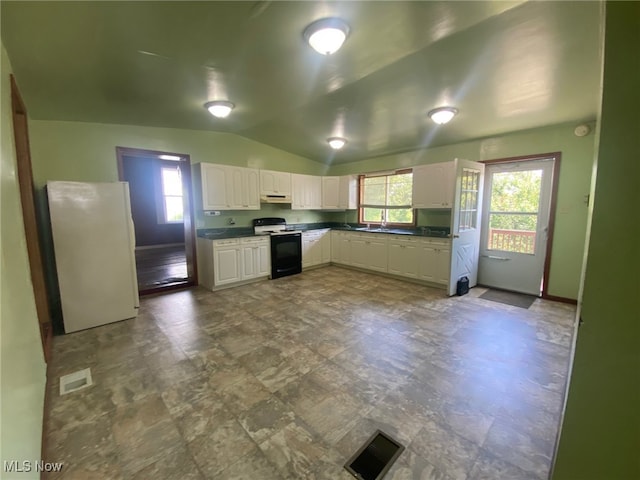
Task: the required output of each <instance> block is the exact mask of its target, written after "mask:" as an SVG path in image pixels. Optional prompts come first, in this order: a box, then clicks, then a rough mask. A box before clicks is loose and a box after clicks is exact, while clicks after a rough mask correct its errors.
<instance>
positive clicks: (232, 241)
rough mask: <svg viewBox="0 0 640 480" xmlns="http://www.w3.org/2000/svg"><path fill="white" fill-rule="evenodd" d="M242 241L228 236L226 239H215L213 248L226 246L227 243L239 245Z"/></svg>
mask: <svg viewBox="0 0 640 480" xmlns="http://www.w3.org/2000/svg"><path fill="white" fill-rule="evenodd" d="M239 243H240V242H239V241H238V239H237V238H226V239H224V240H214V241H213V248H216V247H224V246H227V245H238V244H239Z"/></svg>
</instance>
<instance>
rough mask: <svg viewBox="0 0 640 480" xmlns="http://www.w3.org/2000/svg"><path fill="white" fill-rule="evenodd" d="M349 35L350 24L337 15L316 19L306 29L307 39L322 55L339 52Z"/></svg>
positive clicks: (305, 36)
mask: <svg viewBox="0 0 640 480" xmlns="http://www.w3.org/2000/svg"><path fill="white" fill-rule="evenodd" d="M348 35H349V25H347V23H346V22H345V21H344V20H342V19H340V18H336V17H330V18H322V19H320V20H316V21H315V22H313V23H312V24H310V25H309V26H308V27H307V28H305V29H304V38H305V40H306V41H307V42H308V43H309V45H311V47H313V49H314V50H315V51H316V52H318V53H321V54H322V55H331V54H332V53H335V52H337V51H338V50H339V49H340V47H341V46H342V44H343V43H344V41H345V40H346V39H347V36H348Z"/></svg>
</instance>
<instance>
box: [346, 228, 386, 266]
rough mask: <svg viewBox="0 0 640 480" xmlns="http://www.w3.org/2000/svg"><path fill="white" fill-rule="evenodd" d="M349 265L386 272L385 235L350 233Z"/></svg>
mask: <svg viewBox="0 0 640 480" xmlns="http://www.w3.org/2000/svg"><path fill="white" fill-rule="evenodd" d="M349 235H350V236H349V239H350V245H349V247H350V259H351V262H350V263H349V265H352V266H354V267H358V268H366V269H369V270H375V271H377V272H386V271H387V258H388V251H387V238H386V237H387V235H384V234H382V235H376V234H367V233H350V234H349Z"/></svg>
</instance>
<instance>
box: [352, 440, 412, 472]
mask: <svg viewBox="0 0 640 480" xmlns="http://www.w3.org/2000/svg"><path fill="white" fill-rule="evenodd" d="M403 450H404V447H403V446H402V445H401V444H400V443H399V442H397V441H396V440H394V439H393V438H391V437H390V436H389V435H387V434H386V433H384V432H382V431H380V430H376V432H375V433H374V434H373V435H372V436H371V438H369V440H367V441H366V442H365V444H364V445H363V446H362V447H360V448H359V449H358V451H357V452H356V453H355V454H354V455H353V456H352V457H351V458H350V459H349V460H348V461H347V463H346V464H345V466H344V468H345V469H346V470H347V471H348V472H349V473H350V474H351V475H353V476H354V477H356V478H358V479H360V480H380V479H382V478H383V477H384V475H385V474H386V473H387V472H388V471H389V469H390V468H391V465H393V462H395V461H396V460H397V459H398V457H399V456H400V454H401V453H402V451H403Z"/></svg>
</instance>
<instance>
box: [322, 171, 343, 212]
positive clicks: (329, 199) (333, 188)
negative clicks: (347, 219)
mask: <svg viewBox="0 0 640 480" xmlns="http://www.w3.org/2000/svg"><path fill="white" fill-rule="evenodd" d="M339 203H340V177H322V208H324V209H336V210H337V209H338V208H340V206H339Z"/></svg>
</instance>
